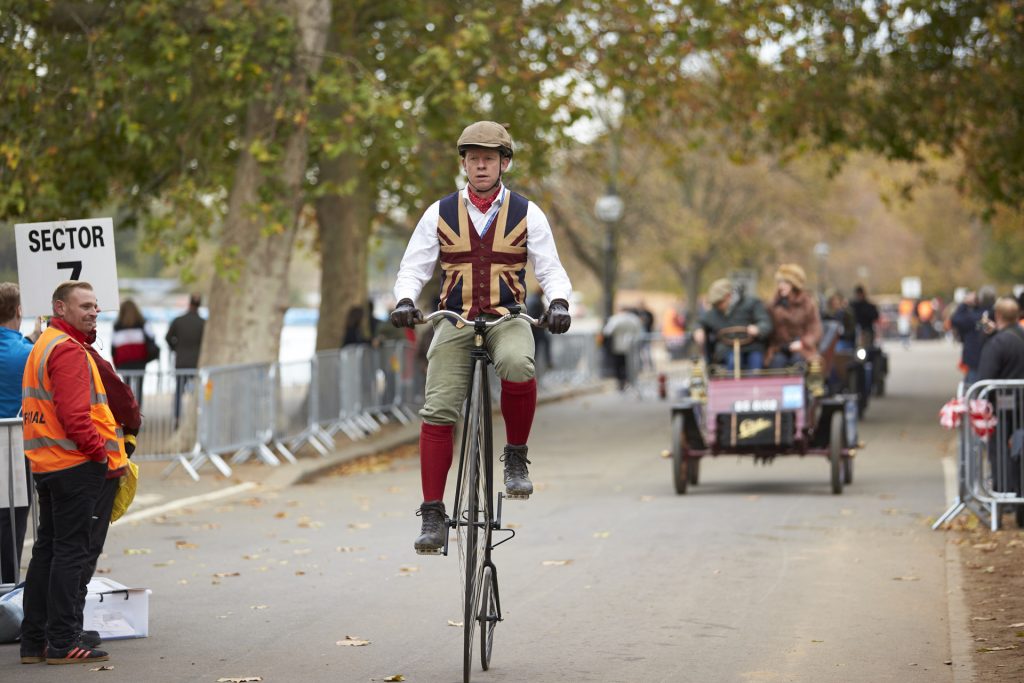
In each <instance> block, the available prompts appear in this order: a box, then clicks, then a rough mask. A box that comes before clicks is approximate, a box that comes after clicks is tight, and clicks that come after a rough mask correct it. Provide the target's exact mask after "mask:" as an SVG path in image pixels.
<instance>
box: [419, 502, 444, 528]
mask: <svg viewBox="0 0 1024 683" xmlns="http://www.w3.org/2000/svg"><path fill="white" fill-rule="evenodd" d="M416 516H417V517H422V518H423V532H424V533H431V534H432V533H436V532H438V531H440V530H441V528H442V527H443V526H444V507H443V506H441V505H437V504H434V505H431V504H426V505H423V506H422V507H421V508H420V509H419V510H417V511H416Z"/></svg>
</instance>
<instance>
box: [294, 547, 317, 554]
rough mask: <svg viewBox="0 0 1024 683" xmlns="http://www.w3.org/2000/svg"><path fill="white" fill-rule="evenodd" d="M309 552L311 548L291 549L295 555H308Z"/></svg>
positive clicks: (311, 550)
mask: <svg viewBox="0 0 1024 683" xmlns="http://www.w3.org/2000/svg"><path fill="white" fill-rule="evenodd" d="M311 552H313V549H312V548H296V549H295V550H293V551H292V553H294V554H295V555H309V554H310V553H311Z"/></svg>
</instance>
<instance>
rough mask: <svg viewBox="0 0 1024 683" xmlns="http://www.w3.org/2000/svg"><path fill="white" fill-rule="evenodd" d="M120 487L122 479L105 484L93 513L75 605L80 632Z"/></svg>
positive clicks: (109, 480)
mask: <svg viewBox="0 0 1024 683" xmlns="http://www.w3.org/2000/svg"><path fill="white" fill-rule="evenodd" d="M120 486H121V478H120V477H118V478H117V479H107V480H106V481H105V482H103V488H102V489H100V495H99V497H98V498H97V499H96V509H95V510H94V511H93V513H92V526H91V527H89V559H88V561H87V562H86V564H85V569H83V570H82V579H81V581H79V584H78V602H77V603H75V618H76V620H77V623H78V630H79V631H81V630H82V624H83V622H84V621H85V596H86V595H87V594H88V593H89V580H90V579H92V575H93V574H94V573H95V572H96V563H97V562H99V559H100V554H102V553H103V544H104V543H106V542H107V531H108V530H109V529H110V515H111V513H113V512H114V498H115V497H117V489H118V488H120Z"/></svg>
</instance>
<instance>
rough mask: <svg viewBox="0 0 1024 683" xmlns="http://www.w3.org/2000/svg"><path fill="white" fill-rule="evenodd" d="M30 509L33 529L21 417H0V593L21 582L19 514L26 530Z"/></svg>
mask: <svg viewBox="0 0 1024 683" xmlns="http://www.w3.org/2000/svg"><path fill="white" fill-rule="evenodd" d="M30 509H31V517H32V526H31V528H32V529H35V528H36V527H37V526H38V520H39V514H38V511H37V510H36V505H35V496H33V495H32V479H31V475H30V474H29V472H28V467H27V463H26V460H25V448H24V445H23V443H22V432H21V418H20V417H11V418H4V419H0V510H3V511H4V512H6V513H7V514H6V515H3V516H2V517H0V523H2V524H3V528H2V529H0V595H3V594H5V593H8V592H10V591H11V590H13V589H14V587H15V586H17V585H18V584H19V583H21V560H22V545H23V544H20V543H18V535H19V534H18V533H17V532H18V526H20V525H19V523H18V519H17V518H18V517H22V516H23V519H22V520H21V521H22V523H23V524H24V525H25V528H26V529H28V528H29V527H28V517H29V510H30Z"/></svg>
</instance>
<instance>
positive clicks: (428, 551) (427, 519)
mask: <svg viewBox="0 0 1024 683" xmlns="http://www.w3.org/2000/svg"><path fill="white" fill-rule="evenodd" d="M416 516H417V517H422V518H423V524H422V526H421V527H420V535H419V536H417V537H416V542H415V543H414V544H413V547H414V548H415V549H416V552H417V553H419V554H420V555H439V554H440V553H441V548H443V547H444V541H445V536H447V534H448V524H447V523H446V518H445V514H444V503H443V502H441V501H440V500H434V501H430V502H428V503H423V504H422V505H420V509H419V510H418V511H417V512H416Z"/></svg>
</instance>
